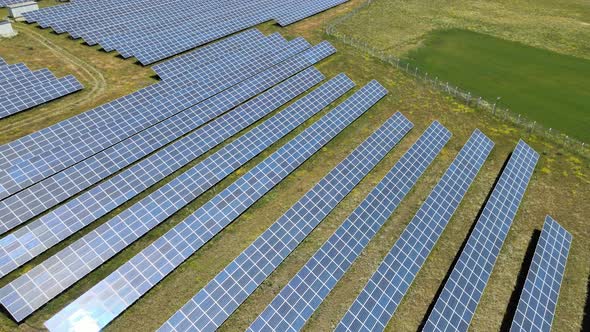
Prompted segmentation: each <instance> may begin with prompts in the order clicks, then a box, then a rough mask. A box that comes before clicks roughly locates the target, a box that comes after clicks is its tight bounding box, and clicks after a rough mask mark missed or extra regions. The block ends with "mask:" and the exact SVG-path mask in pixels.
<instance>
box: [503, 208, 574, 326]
mask: <svg viewBox="0 0 590 332" xmlns="http://www.w3.org/2000/svg"><path fill="white" fill-rule="evenodd" d="M571 245H572V235H571V234H570V233H569V232H568V231H567V230H565V228H563V227H561V225H560V224H558V223H557V221H555V220H554V219H553V218H551V217H550V216H547V217H546V218H545V224H544V225H543V231H542V232H541V237H540V238H539V242H538V243H537V248H536V249H535V254H534V256H533V261H532V263H531V267H530V268H529V272H528V274H527V277H526V281H525V284H524V288H523V290H522V293H521V295H520V300H519V302H518V307H517V309H516V314H515V315H514V320H513V321H512V327H511V329H510V330H511V331H543V332H549V331H551V324H552V322H553V317H554V316H555V308H556V307H557V298H558V297H559V289H560V288H561V282H562V280H563V274H564V272H565V264H566V262H567V256H568V254H569V251H570V247H571Z"/></svg>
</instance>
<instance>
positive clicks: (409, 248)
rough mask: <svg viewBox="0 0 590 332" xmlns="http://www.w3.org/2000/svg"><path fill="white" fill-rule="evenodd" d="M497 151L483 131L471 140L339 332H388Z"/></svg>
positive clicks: (355, 302) (397, 242)
mask: <svg viewBox="0 0 590 332" xmlns="http://www.w3.org/2000/svg"><path fill="white" fill-rule="evenodd" d="M493 146H494V143H493V142H492V141H490V140H489V139H488V138H487V137H486V136H485V135H484V134H483V133H481V132H480V131H479V130H476V131H475V132H474V133H473V135H471V138H470V139H469V140H468V141H467V143H466V144H465V146H464V147H463V149H461V151H460V152H459V154H458V155H457V157H456V158H455V160H454V161H453V163H452V164H451V166H449V168H448V169H447V171H446V172H445V174H444V175H443V177H442V178H441V179H440V181H439V182H438V183H437V185H436V186H435V187H434V189H433V190H432V192H431V193H430V195H429V196H428V198H426V201H425V202H424V204H422V206H421V207H420V209H419V210H418V212H417V213H416V215H415V216H414V218H413V219H412V221H411V222H410V223H409V224H408V226H407V227H406V229H405V230H404V231H403V232H402V234H401V235H400V238H399V240H397V241H396V243H395V244H394V245H393V248H391V250H390V251H389V253H388V254H387V255H386V256H385V258H384V259H383V262H382V263H381V265H379V268H377V271H375V273H374V274H373V276H372V277H371V278H370V279H369V281H368V283H367V284H366V285H365V287H364V288H363V290H362V291H361V293H360V295H359V296H358V297H357V298H356V300H355V301H354V303H353V304H352V306H351V307H350V308H349V309H348V311H347V312H346V314H345V315H344V318H342V320H341V321H340V324H338V326H337V327H336V331H383V330H384V329H385V327H386V326H387V322H389V320H390V319H391V317H392V316H393V313H394V312H395V310H396V309H397V307H398V306H399V304H400V302H401V301H402V299H403V297H404V295H405V294H406V292H407V291H408V289H409V288H410V285H411V284H412V282H413V280H414V278H415V277H416V275H417V274H418V272H419V270H420V269H421V268H422V265H423V264H424V262H425V261H426V258H427V257H428V255H429V254H430V252H431V251H432V249H433V248H434V245H435V244H436V242H437V240H438V238H439V237H440V236H441V234H442V232H443V231H444V229H445V227H446V225H447V223H448V222H449V220H450V219H451V217H452V215H453V213H454V212H455V210H456V209H457V207H458V206H459V203H460V202H461V200H462V199H463V196H464V195H465V193H466V192H467V189H468V188H469V186H470V185H471V183H472V182H473V180H474V179H475V176H476V175H477V173H478V172H479V170H480V168H481V167H482V165H483V163H484V162H485V160H486V158H487V157H488V155H489V153H490V151H491V150H492V147H493Z"/></svg>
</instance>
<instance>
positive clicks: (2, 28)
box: [0, 21, 16, 37]
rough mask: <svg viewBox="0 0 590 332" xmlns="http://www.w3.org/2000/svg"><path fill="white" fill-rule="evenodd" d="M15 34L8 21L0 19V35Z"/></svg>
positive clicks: (11, 35) (9, 35) (8, 35)
mask: <svg viewBox="0 0 590 332" xmlns="http://www.w3.org/2000/svg"><path fill="white" fill-rule="evenodd" d="M13 36H16V31H14V30H13V29H12V24H10V22H8V21H0V37H13Z"/></svg>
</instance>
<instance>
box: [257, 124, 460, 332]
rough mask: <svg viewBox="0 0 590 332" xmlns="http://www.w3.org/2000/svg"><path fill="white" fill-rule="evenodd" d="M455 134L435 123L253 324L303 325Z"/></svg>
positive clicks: (260, 326) (266, 326) (290, 327)
mask: <svg viewBox="0 0 590 332" xmlns="http://www.w3.org/2000/svg"><path fill="white" fill-rule="evenodd" d="M450 137H451V133H450V132H449V131H448V130H447V129H446V128H444V127H443V126H442V125H441V124H440V123H438V122H435V123H433V124H432V125H431V126H430V127H429V128H428V129H427V130H426V132H425V133H424V134H423V135H422V136H421V137H420V138H419V139H418V141H417V142H416V143H415V144H414V145H412V147H411V148H410V149H409V150H408V151H407V152H406V153H405V154H404V155H403V156H402V158H401V159H400V160H399V161H398V162H397V163H396V164H395V165H394V166H393V168H392V169H391V170H390V171H389V173H388V174H387V175H386V176H385V177H384V178H383V180H381V182H380V183H379V184H378V185H377V186H376V187H375V188H374V189H373V190H372V191H371V192H370V193H369V195H368V196H367V197H366V198H365V200H364V201H363V202H361V204H360V205H359V206H358V207H357V208H356V209H355V210H354V211H353V212H352V214H351V215H350V216H349V217H348V218H347V219H346V220H345V221H344V223H343V224H342V225H341V226H340V227H339V228H338V229H337V230H336V231H335V232H334V234H333V235H332V236H331V237H330V238H329V239H328V240H327V241H326V242H325V243H324V244H323V245H322V247H321V248H320V249H319V250H318V251H317V252H316V253H315V254H314V255H313V256H312V257H311V258H310V259H309V261H307V263H306V264H305V265H304V266H303V268H301V270H299V272H298V273H297V274H296V275H295V276H294V277H293V279H291V281H289V283H288V284H287V285H286V286H285V287H283V289H282V290H281V291H280V292H279V294H278V295H277V296H276V297H275V298H274V300H273V301H272V302H271V303H270V304H269V305H268V307H266V309H265V310H264V311H263V312H262V313H261V314H260V316H258V318H256V320H255V321H254V322H253V323H252V325H250V327H249V328H248V330H249V331H262V330H266V331H299V330H301V328H303V325H304V324H305V322H306V321H307V320H308V319H309V318H310V317H311V315H312V314H313V312H314V311H315V310H316V309H317V308H318V307H319V305H320V304H321V303H322V301H323V300H324V299H325V298H326V296H328V294H329V292H330V291H331V290H332V289H333V288H334V286H336V283H337V282H338V280H340V278H341V277H342V276H343V275H344V273H345V272H346V271H347V270H348V268H349V267H350V266H351V265H352V263H353V262H354V260H355V259H356V258H357V257H358V256H359V255H360V254H361V252H362V250H363V249H364V248H365V247H366V245H367V244H368V243H369V241H370V240H371V239H372V238H373V237H374V236H375V234H376V233H377V231H378V230H379V229H380V228H381V226H382V225H383V224H384V223H385V221H386V220H387V219H388V218H389V217H390V216H391V214H392V213H393V211H394V210H395V209H396V208H397V207H398V206H399V204H400V202H401V201H402V199H403V198H404V197H405V196H406V195H407V193H408V192H409V191H410V189H412V187H413V186H414V184H415V183H416V181H417V180H418V178H419V177H420V176H421V175H422V174H423V173H424V171H425V170H426V168H427V167H428V165H429V164H430V163H431V162H432V161H433V160H434V158H435V157H436V156H437V155H438V154H439V153H440V151H441V150H442V148H443V146H444V145H445V144H446V143H447V142H448V140H449V139H450Z"/></svg>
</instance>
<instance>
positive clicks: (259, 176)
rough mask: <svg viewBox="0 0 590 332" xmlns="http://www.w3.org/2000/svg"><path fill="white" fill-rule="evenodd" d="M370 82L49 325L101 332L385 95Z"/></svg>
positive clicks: (80, 298) (54, 318) (64, 329)
mask: <svg viewBox="0 0 590 332" xmlns="http://www.w3.org/2000/svg"><path fill="white" fill-rule="evenodd" d="M386 92H387V91H386V90H385V88H383V87H382V86H381V85H380V84H379V83H377V82H375V81H372V82H370V83H369V84H368V85H366V86H365V87H363V88H361V89H360V90H359V91H357V92H356V93H355V94H354V95H352V96H351V97H350V98H349V99H347V100H346V101H344V102H343V103H342V104H340V105H339V106H337V107H336V108H335V109H334V110H332V111H331V112H330V113H328V114H327V115H325V116H324V117H322V118H321V119H320V120H318V121H317V122H315V123H314V124H312V125H311V126H310V127H308V128H306V129H305V130H304V131H303V132H302V133H301V134H299V135H297V136H296V137H295V138H293V139H292V140H290V141H289V142H288V143H286V144H285V145H283V146H282V147H280V148H279V149H278V150H277V151H276V152H274V153H273V154H271V155H270V156H269V157H267V158H266V159H265V160H264V161H262V162H261V163H260V164H258V165H257V166H255V167H254V168H253V169H252V170H250V171H249V172H248V173H246V174H244V175H243V176H242V177H240V178H239V179H238V180H236V181H235V182H234V183H233V184H231V185H230V186H229V187H227V188H226V189H225V190H223V191H222V192H221V193H219V194H218V195H216V196H215V197H214V198H212V199H211V200H210V201H209V202H207V203H205V204H204V205H203V206H202V207H201V208H200V209H198V210H197V211H195V212H194V213H193V214H191V215H190V216H189V217H187V218H186V219H185V220H184V221H182V222H181V223H180V224H178V225H176V226H175V227H173V228H172V229H171V230H170V231H168V232H167V233H166V234H164V235H163V236H162V237H160V238H159V239H158V240H156V241H155V242H153V243H152V244H151V245H149V246H148V247H147V248H145V249H144V250H143V251H142V252H140V253H139V254H137V255H136V256H134V257H133V258H132V259H130V260H129V261H128V262H127V263H125V264H124V265H122V266H121V267H120V268H119V269H117V271H115V272H114V273H112V274H111V275H110V276H108V277H107V278H105V279H103V281H101V282H99V283H98V284H97V285H96V286H94V287H93V288H91V289H90V290H89V291H88V292H86V293H84V294H83V295H82V296H80V297H79V298H78V299H77V300H75V301H74V302H72V303H71V304H70V305H68V306H67V307H65V308H64V309H63V310H61V311H60V312H59V313H57V314H56V315H55V316H53V317H52V318H51V319H49V320H48V321H47V322H45V326H47V327H48V328H49V330H51V331H66V330H68V329H70V328H75V326H76V323H77V321H78V318H79V316H80V315H81V314H82V315H85V317H84V319H85V320H88V321H92V322H94V323H95V324H96V325H97V326H98V327H100V328H102V327H104V326H105V325H106V324H108V323H109V322H110V321H111V320H112V319H114V318H115V317H117V316H118V315H119V314H120V313H121V312H122V311H123V310H124V309H125V308H127V307H128V306H130V305H131V304H132V303H133V302H135V301H136V300H137V299H138V298H139V297H140V296H142V295H143V294H145V293H146V292H147V291H148V290H149V289H151V288H152V287H153V286H154V285H155V284H156V283H158V282H159V281H160V280H162V279H163V278H164V277H165V276H166V275H168V273H170V272H172V270H173V269H174V268H176V267H177V266H178V265H180V264H181V263H182V262H183V261H184V260H185V259H187V258H188V257H189V256H190V255H192V254H193V253H194V252H195V251H197V250H198V249H199V248H200V247H201V246H202V245H204V244H205V243H206V242H207V241H209V240H210V239H211V238H212V237H213V236H215V235H216V234H217V233H218V232H220V231H221V230H222V229H223V228H225V227H226V226H227V225H228V224H230V223H231V222H233V221H234V220H235V219H236V218H237V217H238V216H239V215H240V214H242V213H243V212H244V211H245V210H246V209H248V208H249V207H250V206H251V205H252V204H254V203H255V202H256V201H257V200H258V199H260V198H261V197H262V196H264V195H265V194H266V193H267V192H268V191H269V190H270V189H272V188H273V187H274V186H275V185H277V184H278V183H279V182H281V181H282V180H283V179H284V178H285V177H286V176H287V175H289V174H290V173H291V172H292V171H294V170H295V169H296V168H297V167H299V166H300V165H301V164H302V163H303V162H304V161H305V160H307V159H308V158H309V157H311V156H312V155H313V154H315V153H316V152H317V151H318V150H319V149H321V148H322V146H324V145H325V144H327V143H328V142H329V141H330V140H332V138H334V137H335V136H336V135H337V134H338V133H340V132H341V131H342V130H343V129H344V128H346V127H347V126H348V125H349V124H350V123H351V122H353V121H354V120H355V119H356V118H358V117H359V116H361V115H362V114H363V113H364V112H366V111H367V110H368V109H369V108H370V107H371V106H373V105H374V104H375V103H376V102H377V101H379V100H380V99H381V98H382V97H383V96H385V94H386Z"/></svg>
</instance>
